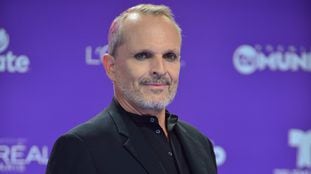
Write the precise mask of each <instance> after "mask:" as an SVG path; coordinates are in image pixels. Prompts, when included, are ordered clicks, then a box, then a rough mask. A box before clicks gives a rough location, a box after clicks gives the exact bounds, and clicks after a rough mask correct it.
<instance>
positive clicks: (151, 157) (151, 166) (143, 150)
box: [108, 101, 166, 174]
mask: <svg viewBox="0 0 311 174" xmlns="http://www.w3.org/2000/svg"><path fill="white" fill-rule="evenodd" d="M117 107H118V106H116V103H114V101H113V102H112V104H111V105H110V108H109V109H108V112H109V113H110V116H111V118H112V120H113V121H114V122H115V124H116V127H117V131H118V132H119V134H120V135H121V136H122V137H123V146H124V148H125V149H126V150H127V151H128V152H129V153H130V154H131V155H132V156H133V157H134V158H135V159H136V160H137V162H139V163H140V164H141V166H142V167H143V168H144V169H145V170H146V172H147V173H149V174H166V172H165V170H164V167H163V166H162V164H161V163H160V161H159V160H158V159H157V158H156V157H155V154H153V153H152V152H151V151H150V150H149V147H150V146H149V145H148V143H147V142H146V141H145V140H144V138H143V134H142V133H141V132H140V131H139V129H138V128H137V127H136V125H135V124H134V123H133V122H132V121H131V120H130V118H128V117H127V116H126V115H124V114H126V113H122V112H120V109H118V108H117Z"/></svg>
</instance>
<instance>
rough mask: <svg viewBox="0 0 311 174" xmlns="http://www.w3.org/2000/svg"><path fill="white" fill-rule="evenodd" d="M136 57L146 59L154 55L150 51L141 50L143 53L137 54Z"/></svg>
mask: <svg viewBox="0 0 311 174" xmlns="http://www.w3.org/2000/svg"><path fill="white" fill-rule="evenodd" d="M134 57H135V59H137V60H145V59H148V58H150V57H152V54H151V53H148V52H141V53H137V54H135V55H134Z"/></svg>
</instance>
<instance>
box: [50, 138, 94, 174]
mask: <svg viewBox="0 0 311 174" xmlns="http://www.w3.org/2000/svg"><path fill="white" fill-rule="evenodd" d="M86 173H87V174H95V173H96V170H95V165H94V163H93V161H92V158H91V155H90V153H89V152H88V150H87V147H86V144H85V143H84V142H83V140H82V139H81V138H80V137H78V136H76V135H74V134H66V135H64V136H61V137H60V138H59V139H58V140H57V141H56V142H55V144H54V146H53V150H52V152H51V155H50V159H49V162H48V165H47V169H46V174H86Z"/></svg>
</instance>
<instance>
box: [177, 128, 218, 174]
mask: <svg viewBox="0 0 311 174" xmlns="http://www.w3.org/2000/svg"><path fill="white" fill-rule="evenodd" d="M175 129H176V134H177V136H178V138H179V140H180V143H181V144H182V147H183V149H184V153H185V156H186V158H187V161H188V164H189V167H190V170H191V173H193V174H207V173H208V174H216V173H217V169H216V164H215V161H213V159H212V157H213V155H214V151H213V147H212V145H211V144H210V142H209V140H208V139H207V138H206V137H204V136H202V135H201V134H198V133H196V134H193V133H190V132H189V129H186V128H185V126H184V125H182V124H180V123H179V124H177V125H176V126H175ZM207 147H209V148H207Z"/></svg>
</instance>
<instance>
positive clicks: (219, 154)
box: [214, 145, 227, 167]
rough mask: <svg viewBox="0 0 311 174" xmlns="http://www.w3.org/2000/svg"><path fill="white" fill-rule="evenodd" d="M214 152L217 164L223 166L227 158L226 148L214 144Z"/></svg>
mask: <svg viewBox="0 0 311 174" xmlns="http://www.w3.org/2000/svg"><path fill="white" fill-rule="evenodd" d="M214 152H215V158H216V163H217V166H218V167H219V166H222V165H223V164H224V163H225V161H226V159H227V154H226V151H225V149H224V148H223V147H221V146H219V145H214Z"/></svg>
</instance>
